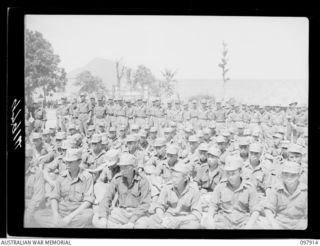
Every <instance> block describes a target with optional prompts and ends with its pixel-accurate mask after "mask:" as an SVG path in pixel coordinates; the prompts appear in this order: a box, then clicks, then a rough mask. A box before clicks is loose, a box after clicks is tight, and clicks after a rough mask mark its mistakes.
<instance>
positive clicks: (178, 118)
mask: <svg viewBox="0 0 320 246" xmlns="http://www.w3.org/2000/svg"><path fill="white" fill-rule="evenodd" d="M172 113H173V115H172V121H173V122H175V123H176V124H177V126H178V128H179V129H180V128H181V127H182V123H183V110H182V108H181V105H180V101H179V100H176V101H175V108H174V109H173V112H172Z"/></svg>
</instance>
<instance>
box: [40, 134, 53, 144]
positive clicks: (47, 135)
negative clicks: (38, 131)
mask: <svg viewBox="0 0 320 246" xmlns="http://www.w3.org/2000/svg"><path fill="white" fill-rule="evenodd" d="M42 138H43V141H44V142H46V143H49V142H50V141H51V137H50V135H49V134H45V135H42Z"/></svg>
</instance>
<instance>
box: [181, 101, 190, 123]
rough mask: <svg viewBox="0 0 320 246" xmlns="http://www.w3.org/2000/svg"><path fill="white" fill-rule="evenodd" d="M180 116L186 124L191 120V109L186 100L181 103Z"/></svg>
mask: <svg viewBox="0 0 320 246" xmlns="http://www.w3.org/2000/svg"><path fill="white" fill-rule="evenodd" d="M182 118H183V123H184V125H186V124H188V123H189V122H190V120H191V111H190V109H189V104H188V102H186V103H185V104H184V105H183V111H182Z"/></svg>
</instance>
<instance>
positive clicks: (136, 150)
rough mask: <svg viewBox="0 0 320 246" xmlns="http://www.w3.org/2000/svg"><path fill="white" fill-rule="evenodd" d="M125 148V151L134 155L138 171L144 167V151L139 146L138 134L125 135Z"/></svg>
mask: <svg viewBox="0 0 320 246" xmlns="http://www.w3.org/2000/svg"><path fill="white" fill-rule="evenodd" d="M126 148H127V149H126V150H125V152H128V153H130V154H131V155H134V156H135V157H136V159H137V167H138V168H139V171H141V169H143V167H144V163H145V155H146V153H145V152H144V151H142V150H141V148H140V147H139V136H138V135H137V134H130V135H128V136H127V138H126Z"/></svg>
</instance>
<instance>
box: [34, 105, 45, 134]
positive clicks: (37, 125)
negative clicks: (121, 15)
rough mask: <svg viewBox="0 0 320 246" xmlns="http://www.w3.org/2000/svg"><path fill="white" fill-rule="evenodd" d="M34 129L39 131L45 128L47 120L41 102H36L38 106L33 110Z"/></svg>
mask: <svg viewBox="0 0 320 246" xmlns="http://www.w3.org/2000/svg"><path fill="white" fill-rule="evenodd" d="M34 120H35V121H34V131H36V132H40V131H42V130H43V129H45V126H46V122H47V112H46V110H45V109H44V106H43V105H41V103H39V104H38V107H37V108H36V109H35V111H34Z"/></svg>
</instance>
